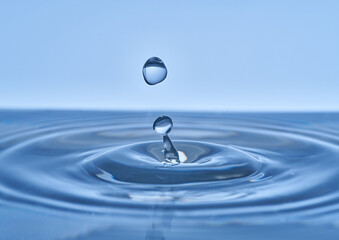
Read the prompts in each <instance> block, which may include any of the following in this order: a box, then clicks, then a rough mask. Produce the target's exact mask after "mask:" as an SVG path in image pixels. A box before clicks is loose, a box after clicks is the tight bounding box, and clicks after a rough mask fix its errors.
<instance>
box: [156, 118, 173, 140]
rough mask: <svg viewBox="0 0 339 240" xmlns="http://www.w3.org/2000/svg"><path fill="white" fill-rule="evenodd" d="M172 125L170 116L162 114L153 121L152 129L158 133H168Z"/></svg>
mask: <svg viewBox="0 0 339 240" xmlns="http://www.w3.org/2000/svg"><path fill="white" fill-rule="evenodd" d="M172 127H173V122H172V119H171V118H170V117H167V116H162V117H158V118H157V119H156V120H155V121H154V123H153V130H154V131H156V133H159V134H162V135H164V134H168V133H169V132H170V131H171V130H172Z"/></svg>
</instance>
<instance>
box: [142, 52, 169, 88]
mask: <svg viewBox="0 0 339 240" xmlns="http://www.w3.org/2000/svg"><path fill="white" fill-rule="evenodd" d="M142 74H143V76H144V79H145V82H146V83H147V84H148V85H155V84H158V83H160V82H162V81H164V80H165V78H166V76H167V68H166V66H165V64H164V62H163V61H162V60H161V59H160V58H158V57H152V58H150V59H148V60H147V61H146V63H145V64H144V67H143V69H142Z"/></svg>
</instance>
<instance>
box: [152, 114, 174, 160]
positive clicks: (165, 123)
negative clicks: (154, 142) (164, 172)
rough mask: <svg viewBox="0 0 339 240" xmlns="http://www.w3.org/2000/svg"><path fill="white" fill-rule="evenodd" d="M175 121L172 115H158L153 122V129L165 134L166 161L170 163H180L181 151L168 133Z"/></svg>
mask: <svg viewBox="0 0 339 240" xmlns="http://www.w3.org/2000/svg"><path fill="white" fill-rule="evenodd" d="M172 127H173V121H172V119H171V118H170V117H167V116H162V117H158V118H157V119H156V120H155V121H154V123H153V130H154V131H155V132H156V133H158V134H162V135H163V143H164V148H165V149H164V162H165V163H170V164H179V163H180V160H179V153H178V151H177V150H176V148H175V147H174V145H173V143H172V141H171V139H170V137H169V136H168V133H170V131H171V130H172Z"/></svg>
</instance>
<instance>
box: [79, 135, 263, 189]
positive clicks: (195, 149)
mask: <svg viewBox="0 0 339 240" xmlns="http://www.w3.org/2000/svg"><path fill="white" fill-rule="evenodd" d="M175 145H176V146H177V148H178V150H179V152H181V158H180V162H181V164H179V165H166V163H163V153H162V151H163V146H162V144H161V143H159V142H148V143H138V144H132V145H127V146H123V147H118V148H115V149H112V150H109V151H106V152H104V153H102V154H99V155H96V156H94V157H90V158H89V159H88V160H86V161H85V162H84V164H83V168H84V169H85V170H86V171H87V172H88V173H89V174H91V175H92V176H96V177H98V178H100V179H103V180H105V181H110V182H117V181H118V182H129V183H146V184H185V183H193V182H194V183H200V182H209V181H224V180H229V179H240V178H246V177H249V176H251V175H253V174H254V173H255V172H256V171H258V170H259V167H260V165H261V163H260V162H259V160H258V159H256V158H255V157H254V156H252V155H251V154H249V153H246V152H244V151H242V150H239V149H237V148H235V147H229V146H222V145H218V144H211V143H204V142H189V141H180V142H175Z"/></svg>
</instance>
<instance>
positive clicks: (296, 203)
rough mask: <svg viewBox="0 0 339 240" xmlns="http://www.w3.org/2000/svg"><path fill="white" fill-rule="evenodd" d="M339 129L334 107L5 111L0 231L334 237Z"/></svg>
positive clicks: (17, 235)
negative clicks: (173, 153) (174, 157)
mask: <svg viewBox="0 0 339 240" xmlns="http://www.w3.org/2000/svg"><path fill="white" fill-rule="evenodd" d="M163 114H168V115H170V116H171V118H172V119H173V122H174V127H173V129H172V131H171V139H172V141H173V144H174V145H175V147H176V149H177V150H178V152H179V153H180V164H176V165H166V164H164V163H163V156H164V155H163V152H162V150H163V144H162V139H161V138H159V135H158V134H156V133H155V132H154V131H153V130H152V125H153V122H154V119H156V118H157V117H159V116H161V115H163ZM338 134H339V113H175V112H173V113H151V112H99V111H14V110H13V111H9V110H6V111H5V110H3V111H0V164H1V168H0V226H1V227H0V228H1V231H0V239H152V240H160V239H259V238H261V239H301V238H308V239H338V238H339V187H338V186H339V185H338V183H339V136H338Z"/></svg>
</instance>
